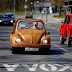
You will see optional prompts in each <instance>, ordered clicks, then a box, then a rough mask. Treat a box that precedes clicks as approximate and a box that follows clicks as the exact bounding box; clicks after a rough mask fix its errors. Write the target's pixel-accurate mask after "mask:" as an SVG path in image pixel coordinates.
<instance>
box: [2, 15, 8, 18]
mask: <svg viewBox="0 0 72 72" xmlns="http://www.w3.org/2000/svg"><path fill="white" fill-rule="evenodd" d="M1 18H9V17H8V16H6V15H1Z"/></svg>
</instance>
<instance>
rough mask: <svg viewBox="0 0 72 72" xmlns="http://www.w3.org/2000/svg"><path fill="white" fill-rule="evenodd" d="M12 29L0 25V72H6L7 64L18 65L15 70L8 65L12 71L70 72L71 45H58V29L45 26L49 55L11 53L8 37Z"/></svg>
mask: <svg viewBox="0 0 72 72" xmlns="http://www.w3.org/2000/svg"><path fill="white" fill-rule="evenodd" d="M17 18H18V17H17ZM12 29H13V27H12V26H0V72H8V70H9V67H8V66H9V65H15V64H17V65H15V66H18V67H17V68H16V69H15V70H14V69H12V67H10V68H11V69H12V71H13V72H30V71H31V72H32V71H34V72H46V71H48V72H72V46H71V47H68V46H67V45H66V43H65V44H64V45H60V43H59V30H56V29H52V28H49V27H48V26H46V30H47V31H49V32H50V35H49V36H50V37H51V45H52V46H51V50H50V55H48V54H47V55H45V54H44V53H42V54H39V52H26V53H22V54H12V53H11V51H10V39H9V37H10V31H11V30H12ZM5 64H8V66H7V65H5ZM6 67H7V69H6ZM14 68H15V67H14ZM11 69H10V70H11ZM10 70H9V71H10Z"/></svg>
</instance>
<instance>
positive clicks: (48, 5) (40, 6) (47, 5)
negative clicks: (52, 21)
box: [34, 0, 53, 13]
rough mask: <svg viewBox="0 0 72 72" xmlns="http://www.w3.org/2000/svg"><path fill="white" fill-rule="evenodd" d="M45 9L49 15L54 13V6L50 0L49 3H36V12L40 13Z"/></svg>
mask: <svg viewBox="0 0 72 72" xmlns="http://www.w3.org/2000/svg"><path fill="white" fill-rule="evenodd" d="M45 8H46V9H47V11H48V12H49V13H51V12H52V11H53V5H52V3H51V2H50V1H49V0H48V1H40V2H39V1H37V2H34V10H35V11H40V12H41V11H42V10H43V9H45Z"/></svg>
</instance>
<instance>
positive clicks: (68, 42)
mask: <svg viewBox="0 0 72 72" xmlns="http://www.w3.org/2000/svg"><path fill="white" fill-rule="evenodd" d="M67 45H68V46H71V40H70V38H69V36H67Z"/></svg>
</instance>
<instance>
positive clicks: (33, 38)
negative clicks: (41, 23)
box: [17, 29, 44, 44]
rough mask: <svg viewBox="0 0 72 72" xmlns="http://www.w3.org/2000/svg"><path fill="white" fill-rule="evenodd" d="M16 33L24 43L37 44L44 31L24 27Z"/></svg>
mask: <svg viewBox="0 0 72 72" xmlns="http://www.w3.org/2000/svg"><path fill="white" fill-rule="evenodd" d="M17 33H18V34H19V35H20V36H21V38H22V39H23V40H24V42H25V43H27V44H38V43H39V42H40V39H41V37H42V36H43V34H44V31H42V30H30V29H24V30H18V31H17Z"/></svg>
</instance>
